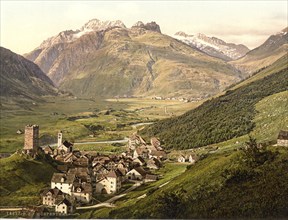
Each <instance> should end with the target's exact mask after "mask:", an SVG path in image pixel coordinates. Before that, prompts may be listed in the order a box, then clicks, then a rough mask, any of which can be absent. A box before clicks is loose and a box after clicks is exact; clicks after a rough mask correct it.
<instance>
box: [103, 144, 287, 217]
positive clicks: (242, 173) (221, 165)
mask: <svg viewBox="0 0 288 220" xmlns="http://www.w3.org/2000/svg"><path fill="white" fill-rule="evenodd" d="M287 158H288V149H287V148H275V147H273V148H272V147H271V151H270V150H261V151H259V152H257V156H256V154H255V155H253V156H251V155H250V154H249V153H247V151H238V152H234V153H232V154H229V155H228V154H227V155H218V154H214V155H209V156H208V157H207V158H205V159H203V160H201V161H199V162H198V163H196V165H194V166H191V167H189V168H188V169H187V171H186V172H185V173H183V174H181V175H180V176H179V177H177V178H176V179H174V180H172V181H171V182H170V183H169V184H168V185H166V186H164V187H163V188H161V189H158V190H156V191H154V192H153V193H152V194H151V195H149V196H147V197H146V198H143V199H141V200H140V201H138V202H136V203H134V204H133V203H131V204H130V205H129V206H127V207H123V208H119V209H116V210H113V211H110V212H109V215H108V217H109V218H166V219H167V218H168V219H170V218H172V219H175V218H188V219H191V218H236V217H238V218H239V217H240V218H241V217H242V218H243V217H246V218H247V217H249V218H264V217H274V218H275V217H278V218H279V217H285V216H286V217H287V216H288V209H287V207H288V202H287V199H286V195H287V193H288V187H287V183H288V173H287V172H286V170H287V169H288V160H287Z"/></svg>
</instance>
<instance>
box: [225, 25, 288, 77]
mask: <svg viewBox="0 0 288 220" xmlns="http://www.w3.org/2000/svg"><path fill="white" fill-rule="evenodd" d="M287 53H288V27H287V28H285V29H283V30H282V31H281V32H279V33H277V34H275V35H272V36H270V37H269V38H268V39H267V40H266V41H265V42H264V43H263V44H262V45H260V46H259V47H257V48H255V49H253V50H251V51H250V52H248V53H247V54H246V55H245V56H244V57H242V58H241V59H239V60H235V61H231V62H230V63H231V64H232V65H234V66H235V67H237V68H238V69H239V70H241V71H242V72H245V73H246V75H250V74H251V73H253V72H254V71H257V70H259V69H261V68H264V67H267V66H269V65H271V64H272V63H274V62H275V61H276V60H278V59H279V58H280V57H282V56H284V55H286V54H287Z"/></svg>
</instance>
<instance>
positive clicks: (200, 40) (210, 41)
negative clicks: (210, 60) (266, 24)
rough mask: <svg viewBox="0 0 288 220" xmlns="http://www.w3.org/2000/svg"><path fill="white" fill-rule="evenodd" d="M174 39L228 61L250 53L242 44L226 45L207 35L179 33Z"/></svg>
mask: <svg viewBox="0 0 288 220" xmlns="http://www.w3.org/2000/svg"><path fill="white" fill-rule="evenodd" d="M173 37H174V38H176V39H178V40H180V41H182V42H184V43H186V44H188V45H190V46H191V47H194V48H197V49H199V50H201V51H203V52H204V53H207V54H209V55H210V56H213V57H217V58H220V59H223V60H226V61H230V60H236V59H239V58H241V57H243V56H244V55H245V54H246V53H247V52H248V51H249V48H248V47H246V46H244V45H242V44H239V45H237V44H233V43H226V42H225V41H223V40H221V39H218V38H216V37H208V36H206V35H205V34H196V35H188V34H186V33H184V32H182V31H179V32H177V33H176V34H175V35H174V36H173Z"/></svg>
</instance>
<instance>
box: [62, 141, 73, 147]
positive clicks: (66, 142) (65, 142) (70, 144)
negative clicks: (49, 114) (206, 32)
mask: <svg viewBox="0 0 288 220" xmlns="http://www.w3.org/2000/svg"><path fill="white" fill-rule="evenodd" d="M63 145H64V146H65V147H67V148H68V147H72V146H73V144H72V143H70V142H69V141H66V140H65V141H64V142H63Z"/></svg>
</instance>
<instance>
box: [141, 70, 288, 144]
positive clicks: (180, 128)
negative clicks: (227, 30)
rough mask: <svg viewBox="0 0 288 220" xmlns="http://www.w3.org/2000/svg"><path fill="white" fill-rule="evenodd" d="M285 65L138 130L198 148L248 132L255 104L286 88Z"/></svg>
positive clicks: (250, 128) (164, 140) (250, 129)
mask: <svg viewBox="0 0 288 220" xmlns="http://www.w3.org/2000/svg"><path fill="white" fill-rule="evenodd" d="M287 70H288V69H287V68H286V69H284V70H282V71H279V72H277V73H274V74H272V75H270V76H267V77H265V78H263V79H260V80H257V81H254V82H252V83H250V84H248V85H245V86H242V87H240V88H238V89H235V90H228V91H226V94H225V95H222V96H220V97H217V98H214V99H211V100H208V101H206V102H205V103H203V104H202V105H201V106H199V107H198V108H196V109H193V110H191V111H189V112H187V113H185V114H183V115H181V116H179V117H176V118H171V119H165V120H162V121H159V122H158V123H155V124H153V125H151V126H149V127H147V128H146V129H144V130H142V131H141V133H142V135H144V136H145V135H146V136H158V137H160V138H161V140H163V143H164V144H165V146H167V148H176V149H187V148H193V147H201V146H205V145H209V144H214V143H218V142H222V141H226V140H229V139H232V138H234V137H239V136H241V135H244V134H248V133H249V132H250V131H252V130H253V128H254V127H255V124H254V123H253V118H254V116H255V114H256V110H255V104H256V103H257V102H259V101H260V100H261V99H263V98H265V97H267V96H270V95H272V94H275V93H279V92H282V91H285V90H288V80H287Z"/></svg>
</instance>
